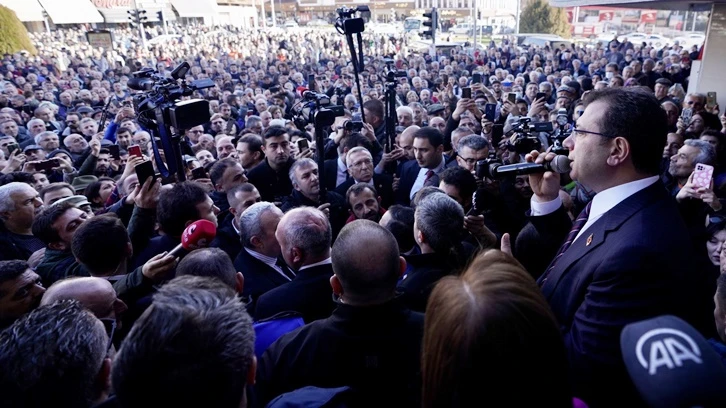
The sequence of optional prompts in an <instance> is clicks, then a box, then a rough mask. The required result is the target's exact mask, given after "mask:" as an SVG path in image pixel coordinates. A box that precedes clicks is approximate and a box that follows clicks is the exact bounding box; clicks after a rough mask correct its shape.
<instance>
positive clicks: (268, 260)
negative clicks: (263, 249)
mask: <svg viewBox="0 0 726 408" xmlns="http://www.w3.org/2000/svg"><path fill="white" fill-rule="evenodd" d="M244 249H245V251H247V253H248V254H250V255H252V256H253V257H254V258H257V259H259V260H260V261H262V262H263V263H264V264H265V265H267V266H269V267H270V268H272V269H274V270H275V272H277V273H279V274H280V276H282V277H284V278H285V279H286V280H288V281H289V280H291V279H290V277H288V276H287V275H285V273H284V272H282V268H280V267H279V266H278V265H277V258H273V257H271V256H267V255H263V254H261V253H259V252H256V251H253V250H251V249H249V248H247V247H244Z"/></svg>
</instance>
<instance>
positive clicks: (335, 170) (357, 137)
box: [323, 132, 371, 191]
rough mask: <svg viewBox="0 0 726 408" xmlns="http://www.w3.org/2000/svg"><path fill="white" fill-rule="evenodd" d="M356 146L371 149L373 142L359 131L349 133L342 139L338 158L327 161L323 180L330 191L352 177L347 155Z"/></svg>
mask: <svg viewBox="0 0 726 408" xmlns="http://www.w3.org/2000/svg"><path fill="white" fill-rule="evenodd" d="M356 147H364V148H366V149H368V151H371V142H370V140H368V139H367V138H366V137H365V136H363V135H362V134H360V133H359V132H355V133H351V134H347V135H345V136H344V137H343V138H342V139H340V145H339V146H338V158H337V159H334V160H326V161H325V168H324V169H323V180H324V182H325V188H326V189H327V190H328V191H333V190H336V188H338V187H340V185H342V184H343V183H345V182H347V181H349V180H350V179H351V175H350V172H349V171H348V166H347V157H348V152H349V151H350V150H353V149H354V148H356ZM350 185H352V184H350ZM350 185H349V187H350Z"/></svg>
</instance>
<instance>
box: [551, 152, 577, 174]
mask: <svg viewBox="0 0 726 408" xmlns="http://www.w3.org/2000/svg"><path fill="white" fill-rule="evenodd" d="M570 163H571V162H570V159H569V158H568V157H567V156H565V155H562V154H559V155H557V156H555V159H554V160H552V164H551V168H552V171H554V172H555V173H560V174H562V173H569V172H570V170H572V167H571V166H570Z"/></svg>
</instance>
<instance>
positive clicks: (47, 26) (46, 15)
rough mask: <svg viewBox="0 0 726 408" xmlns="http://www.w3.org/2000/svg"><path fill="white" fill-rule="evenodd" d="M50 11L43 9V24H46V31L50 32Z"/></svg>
mask: <svg viewBox="0 0 726 408" xmlns="http://www.w3.org/2000/svg"><path fill="white" fill-rule="evenodd" d="M48 18H49V17H48V12H47V11H45V10H43V24H44V25H45V32H46V33H48V34H50V23H48Z"/></svg>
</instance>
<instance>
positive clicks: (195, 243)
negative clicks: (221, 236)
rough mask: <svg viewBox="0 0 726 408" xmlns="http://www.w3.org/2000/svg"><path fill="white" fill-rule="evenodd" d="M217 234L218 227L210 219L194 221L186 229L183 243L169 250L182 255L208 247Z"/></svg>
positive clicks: (176, 255)
mask: <svg viewBox="0 0 726 408" xmlns="http://www.w3.org/2000/svg"><path fill="white" fill-rule="evenodd" d="M216 236H217V227H215V226H214V223H213V222H211V221H209V220H199V221H194V222H193V223H191V224H189V226H188V227H186V228H185V229H184V232H183V233H182V237H181V244H179V245H177V246H176V248H174V249H172V250H171V252H169V255H171V256H174V257H180V256H182V255H186V254H187V253H188V252H191V251H193V250H195V249H199V248H206V247H208V246H209V244H210V243H211V242H212V241H213V240H214V237H216Z"/></svg>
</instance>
